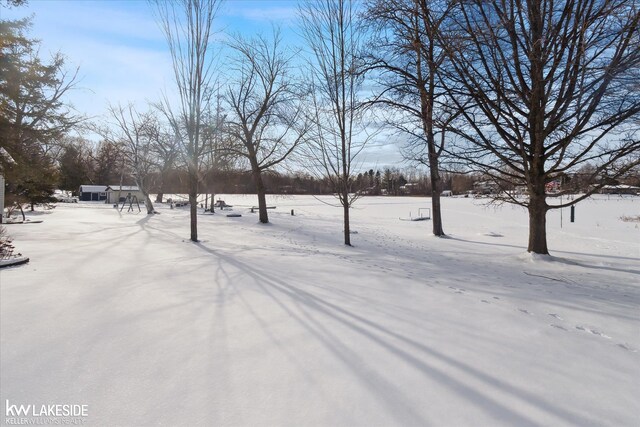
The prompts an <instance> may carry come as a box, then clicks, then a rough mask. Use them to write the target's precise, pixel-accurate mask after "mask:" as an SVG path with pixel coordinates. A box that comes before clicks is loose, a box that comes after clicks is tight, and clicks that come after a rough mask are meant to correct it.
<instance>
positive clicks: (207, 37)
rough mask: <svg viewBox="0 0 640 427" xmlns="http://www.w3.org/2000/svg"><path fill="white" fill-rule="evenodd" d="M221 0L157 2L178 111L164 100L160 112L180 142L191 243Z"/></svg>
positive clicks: (195, 232) (195, 227)
mask: <svg viewBox="0 0 640 427" xmlns="http://www.w3.org/2000/svg"><path fill="white" fill-rule="evenodd" d="M221 3H222V0H174V1H163V0H156V1H155V4H156V10H157V12H158V13H157V16H158V21H159V23H160V26H161V28H162V31H163V32H164V35H165V38H166V40H167V43H168V45H169V51H170V53H171V59H172V62H173V71H174V77H175V83H176V89H177V92H178V106H177V107H175V108H174V107H173V106H172V103H171V101H170V100H169V99H168V97H166V96H165V99H164V101H163V103H162V105H161V106H160V107H161V110H162V111H163V112H164V113H165V115H166V116H167V118H168V120H169V122H170V124H171V126H172V127H173V130H174V133H175V135H176V137H177V139H178V141H180V145H181V152H182V155H183V157H184V160H185V163H186V165H187V170H188V176H189V204H190V209H191V212H190V213H191V240H192V241H194V242H196V241H198V217H197V208H198V206H197V198H198V186H199V184H200V180H201V163H202V161H203V159H204V158H205V157H206V154H207V150H208V147H207V146H206V144H205V143H203V141H202V138H201V134H202V126H203V123H202V119H203V113H204V111H206V110H207V104H208V103H209V102H210V99H211V87H212V85H211V82H212V80H213V74H214V69H213V55H212V54H213V52H212V51H211V47H212V46H213V45H214V40H213V38H214V32H213V22H214V20H215V18H216V16H217V14H218V11H219V9H220V5H221Z"/></svg>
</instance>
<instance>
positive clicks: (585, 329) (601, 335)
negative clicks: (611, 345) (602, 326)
mask: <svg viewBox="0 0 640 427" xmlns="http://www.w3.org/2000/svg"><path fill="white" fill-rule="evenodd" d="M576 329H577V330H579V331H584V332H589V333H591V334H593V335H597V336H599V337H602V338H607V339H611V337H610V336H607V335H605V334H603V333H602V332H600V331H598V330H596V329H591V328H588V327H586V326H580V325H578V326H576Z"/></svg>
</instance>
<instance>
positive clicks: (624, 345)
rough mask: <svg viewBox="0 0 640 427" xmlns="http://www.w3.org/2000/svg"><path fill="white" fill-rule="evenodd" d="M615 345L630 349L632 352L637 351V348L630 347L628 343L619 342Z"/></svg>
mask: <svg viewBox="0 0 640 427" xmlns="http://www.w3.org/2000/svg"><path fill="white" fill-rule="evenodd" d="M616 347H620V348H622V349H624V350H627V351H630V352H632V353H637V352H638V350H636V349H635V348H633V347H631V346H630V345H629V344H627V343H620V344H616Z"/></svg>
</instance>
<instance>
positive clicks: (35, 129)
mask: <svg viewBox="0 0 640 427" xmlns="http://www.w3.org/2000/svg"><path fill="white" fill-rule="evenodd" d="M28 26H29V20H19V21H4V20H2V21H0V146H1V147H3V148H5V149H6V150H7V152H9V154H10V155H11V156H12V157H13V159H14V160H15V164H14V165H2V166H4V169H5V175H6V180H7V182H8V188H7V190H8V191H7V192H8V199H9V200H13V201H16V202H19V203H30V204H31V207H32V209H33V206H34V204H37V203H45V202H48V201H51V200H52V198H51V196H52V194H53V191H54V187H55V183H56V169H55V166H54V162H53V159H52V158H51V157H52V156H51V154H50V152H49V148H50V147H51V145H52V144H55V143H56V142H57V141H59V140H60V138H61V137H62V136H63V135H64V134H65V133H66V132H67V131H68V130H69V129H70V128H71V127H73V126H74V125H75V124H76V123H77V122H78V120H79V119H78V118H77V117H76V116H74V115H73V114H72V112H71V111H70V109H69V108H68V107H67V106H66V105H65V104H64V102H63V96H64V95H65V93H66V92H67V91H68V90H70V89H71V88H72V87H73V85H74V82H75V78H76V75H77V71H76V73H75V74H72V75H70V74H68V73H67V72H66V71H65V70H64V58H63V56H62V55H61V54H60V53H57V54H55V55H53V57H52V58H51V62H50V63H45V62H42V61H41V60H40V58H39V56H38V42H37V41H35V40H32V39H29V38H28V37H27V36H26V35H25V32H26V29H27V28H28Z"/></svg>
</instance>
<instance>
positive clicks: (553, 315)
mask: <svg viewBox="0 0 640 427" xmlns="http://www.w3.org/2000/svg"><path fill="white" fill-rule="evenodd" d="M549 316H551V317H555V318H556V319H558V320H564V319H563V318H562V317H560V315H559V314H555V313H549Z"/></svg>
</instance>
